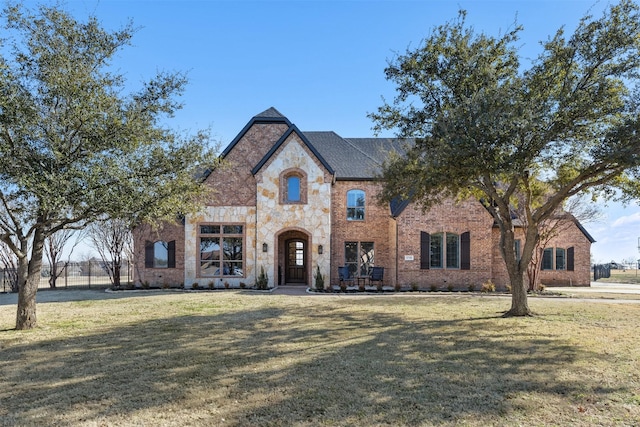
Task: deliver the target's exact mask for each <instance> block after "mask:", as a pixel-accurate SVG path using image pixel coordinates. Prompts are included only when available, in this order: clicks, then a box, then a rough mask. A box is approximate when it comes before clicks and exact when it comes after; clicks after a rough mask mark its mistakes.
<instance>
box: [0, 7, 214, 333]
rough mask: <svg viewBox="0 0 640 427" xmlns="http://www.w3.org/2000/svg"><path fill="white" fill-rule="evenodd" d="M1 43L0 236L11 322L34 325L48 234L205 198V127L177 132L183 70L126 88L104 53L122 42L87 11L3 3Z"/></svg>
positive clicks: (139, 217)
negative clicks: (201, 178) (14, 299)
mask: <svg viewBox="0 0 640 427" xmlns="http://www.w3.org/2000/svg"><path fill="white" fill-rule="evenodd" d="M2 20H3V23H2V25H3V29H4V32H3V34H4V38H3V39H2V40H1V41H0V43H2V44H1V45H0V55H1V56H0V240H1V241H2V242H3V243H4V244H6V245H7V246H8V247H9V248H10V249H11V251H12V252H13V253H14V254H15V255H16V256H17V258H18V288H19V294H18V310H17V316H16V328H17V329H27V328H32V327H34V326H35V325H36V299H35V297H36V291H37V288H38V284H39V282H40V272H41V267H42V255H43V248H44V242H45V239H46V238H47V237H49V236H51V235H53V234H54V233H56V232H57V231H59V230H62V229H68V228H83V227H85V226H86V225H87V224H89V223H92V222H93V221H95V220H96V219H98V218H103V217H105V216H106V217H110V218H126V220H127V221H129V222H130V223H134V224H135V223H139V222H141V221H144V220H147V219H152V218H153V219H162V218H175V215H176V212H177V211H179V210H180V211H182V212H188V211H190V210H191V209H194V207H195V206H196V205H197V202H198V201H199V200H200V199H201V198H202V197H204V196H205V193H206V191H207V190H206V188H205V187H204V186H201V185H199V182H198V181H197V179H196V177H197V176H198V175H199V174H200V173H201V172H202V171H203V169H204V168H205V167H212V166H213V162H214V157H213V154H212V151H211V150H210V149H209V148H208V146H209V144H210V141H209V139H210V138H209V134H208V132H199V133H198V134H196V135H186V134H180V133H176V132H174V131H172V130H170V129H168V128H166V127H165V126H163V120H165V119H166V118H167V117H170V116H171V115H172V114H173V113H174V112H175V111H176V109H178V108H180V104H179V103H178V101H177V97H178V96H179V95H180V94H181V93H182V91H183V90H184V87H185V84H186V78H185V76H184V75H182V74H180V73H160V74H159V75H157V76H156V77H154V78H152V79H150V80H149V81H147V82H145V83H144V84H142V85H141V86H142V87H141V89H140V90H138V91H137V92H133V93H127V91H126V88H125V85H124V83H125V80H124V78H123V76H122V75H120V74H117V73H114V72H113V67H112V66H111V60H112V58H113V57H114V55H115V54H116V53H117V52H118V51H119V50H120V49H122V48H123V47H125V46H127V45H129V44H130V40H131V38H132V36H133V35H134V33H135V31H134V29H133V27H132V25H131V23H129V24H127V25H125V26H124V27H123V28H121V29H119V30H117V31H113V32H111V31H107V30H105V29H103V28H102V27H101V25H100V24H99V22H98V19H97V18H96V17H89V18H88V19H87V21H86V22H80V21H77V20H76V19H74V18H73V17H71V16H70V15H69V14H68V13H66V12H65V11H63V10H61V9H59V8H56V7H48V6H39V7H38V8H37V9H35V10H28V9H27V8H25V7H24V6H23V5H21V4H18V5H8V6H6V7H5V9H4V10H3V13H2Z"/></svg>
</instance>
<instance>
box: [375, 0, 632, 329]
mask: <svg viewBox="0 0 640 427" xmlns="http://www.w3.org/2000/svg"><path fill="white" fill-rule="evenodd" d="M465 19H466V13H465V12H464V11H463V12H460V15H459V17H458V19H456V20H453V21H451V22H449V23H446V24H444V25H441V26H438V27H437V28H435V29H434V30H433V32H432V34H431V35H430V36H429V37H428V38H426V39H425V40H424V41H423V42H422V43H421V45H420V46H419V47H418V48H416V49H414V50H407V51H406V53H404V54H400V55H397V56H396V57H395V58H394V59H392V60H391V61H390V62H389V65H388V67H387V68H386V69H385V73H386V76H387V79H388V80H390V81H392V82H394V83H395V84H396V85H397V87H396V91H397V93H396V96H395V98H394V100H393V101H392V102H391V103H387V102H385V103H384V105H382V106H381V107H380V108H379V109H378V110H377V112H375V113H372V114H370V117H371V118H373V119H374V121H375V123H376V127H375V128H376V130H378V131H379V130H382V129H395V130H396V131H397V133H398V135H399V136H402V137H414V138H415V143H414V144H413V145H411V146H409V147H407V149H406V151H405V152H404V153H402V154H399V155H396V156H395V157H393V158H391V159H390V160H389V161H388V163H387V164H386V165H385V168H384V172H383V178H384V181H385V182H386V184H385V188H384V191H383V197H384V198H385V199H386V200H390V199H392V198H394V197H398V196H404V197H411V198H412V199H414V200H416V201H418V202H420V203H421V204H422V205H423V206H424V207H425V208H428V207H429V206H431V205H432V204H434V203H437V202H438V201H439V200H442V198H444V197H468V196H473V197H476V198H478V199H479V200H481V201H483V202H484V204H485V206H486V207H487V209H488V211H489V212H490V213H491V215H492V216H493V218H494V219H495V222H496V224H497V226H498V228H499V230H500V251H501V254H502V257H503V259H504V261H505V264H506V267H507V271H508V274H509V279H510V281H511V289H512V304H511V309H510V310H509V311H508V312H507V313H506V315H507V316H508V315H513V316H524V315H530V314H531V311H530V309H529V306H528V302H527V286H526V282H525V280H524V275H525V273H526V270H527V266H528V265H529V263H530V262H531V259H532V254H533V252H534V250H535V248H536V246H537V244H538V242H539V239H540V227H539V226H541V225H543V224H544V223H545V222H548V221H549V220H550V219H551V217H552V216H553V215H557V214H558V212H559V210H560V209H561V208H562V206H563V204H564V203H565V201H566V200H568V199H569V198H571V197H572V196H576V195H581V194H585V193H589V194H590V195H591V196H598V195H602V196H604V197H623V198H627V199H629V198H637V197H638V196H639V195H640V185H639V182H640V141H639V140H638V135H639V133H640V118H639V110H638V106H639V103H638V92H637V91H636V92H635V93H634V91H633V90H632V89H631V88H632V87H633V86H634V85H637V83H638V81H639V75H638V73H639V71H640V16H639V14H638V6H637V5H636V4H635V3H634V2H632V1H630V0H623V1H621V2H620V3H619V4H618V5H614V6H611V7H610V8H608V9H607V10H606V11H605V12H604V14H603V16H602V17H600V18H598V19H594V18H593V17H591V16H585V17H584V18H583V19H582V20H581V21H580V23H579V25H578V26H577V28H576V30H575V32H574V33H573V34H572V35H570V36H567V35H565V32H564V30H563V29H560V30H558V31H557V33H556V34H555V35H554V36H553V37H551V38H549V39H548V40H547V41H545V42H544V43H542V53H541V54H540V55H539V56H538V57H537V59H535V60H534V61H533V62H532V63H531V64H530V65H529V66H526V65H527V64H522V63H521V61H520V57H519V55H518V50H517V41H518V37H519V33H520V32H521V31H522V28H521V27H515V28H513V29H512V30H511V31H509V32H508V33H506V34H504V35H502V36H499V37H493V36H490V35H487V34H484V33H476V32H475V31H474V30H473V29H472V28H471V27H469V26H468V25H467V24H466V22H465ZM616 189H619V190H620V192H616ZM516 210H517V211H518V213H519V215H520V219H519V220H518V221H516V218H515V217H516V215H515V214H514V213H515V211H516ZM520 221H524V222H526V224H528V227H527V228H526V233H525V236H524V244H523V247H522V250H521V258H520V259H517V257H516V254H515V249H514V235H515V227H516V226H517V225H518V224H517V223H518V222H520Z"/></svg>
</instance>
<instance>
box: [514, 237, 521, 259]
mask: <svg viewBox="0 0 640 427" xmlns="http://www.w3.org/2000/svg"><path fill="white" fill-rule="evenodd" d="M513 246H514V249H515V251H516V261H520V240H515V241H514V242H513Z"/></svg>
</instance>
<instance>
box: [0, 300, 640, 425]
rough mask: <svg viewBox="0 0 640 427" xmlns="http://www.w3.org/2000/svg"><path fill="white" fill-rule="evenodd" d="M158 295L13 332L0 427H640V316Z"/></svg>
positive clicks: (630, 309) (459, 303)
mask: <svg viewBox="0 0 640 427" xmlns="http://www.w3.org/2000/svg"><path fill="white" fill-rule="evenodd" d="M531 307H532V308H533V309H534V311H536V312H537V313H539V316H537V317H533V318H524V319H502V318H500V317H499V316H500V314H501V313H500V312H501V311H502V310H505V309H506V308H508V302H507V301H505V300H504V299H498V298H468V297H465V298H463V297H449V298H415V297H396V298H368V297H359V298H340V297H334V296H321V297H287V296H275V295H269V296H266V295H246V294H240V293H225V294H220V293H217V294H159V295H154V296H149V297H135V298H121V299H105V300H97V301H81V302H69V303H41V304H40V305H39V322H40V325H41V326H40V327H39V328H38V329H36V330H33V331H14V330H8V328H9V327H11V326H12V325H13V321H14V316H15V306H0V330H3V331H2V332H0V353H1V354H2V359H1V361H0V425H43V424H48V425H54V424H55V425H63V426H64V425H101V424H106V425H142V424H144V425H222V426H225V425H228V426H241V425H272V426H311V425H340V426H348V425H400V426H401V425H407V426H419V425H424V426H429V425H470V426H485V425H570V424H575V425H637V424H639V423H640V373H639V368H640V365H639V361H638V356H637V349H638V347H639V346H638V344H639V342H638V341H639V340H638V338H637V319H638V314H639V312H640V306H639V305H632V304H608V303H604V302H603V303H585V302H573V301H569V300H562V301H557V300H550V299H532V301H531Z"/></svg>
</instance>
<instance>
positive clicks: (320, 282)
mask: <svg viewBox="0 0 640 427" xmlns="http://www.w3.org/2000/svg"><path fill="white" fill-rule="evenodd" d="M316 289H317V290H319V291H323V290H324V277H323V276H322V274H321V273H320V266H319V265H317V266H316Z"/></svg>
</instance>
